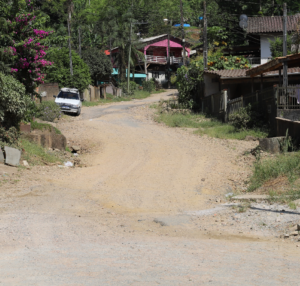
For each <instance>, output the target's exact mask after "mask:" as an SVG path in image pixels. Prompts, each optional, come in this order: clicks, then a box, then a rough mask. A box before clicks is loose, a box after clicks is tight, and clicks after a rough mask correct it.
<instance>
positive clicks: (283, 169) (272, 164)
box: [248, 152, 300, 192]
mask: <svg viewBox="0 0 300 286" xmlns="http://www.w3.org/2000/svg"><path fill="white" fill-rule="evenodd" d="M299 176H300V152H295V153H284V154H280V155H278V156H276V157H275V158H271V159H266V160H263V161H261V160H259V161H258V162H256V164H255V165H254V172H253V175H252V177H251V179H250V185H249V188H248V191H249V192H252V191H254V190H256V189H258V188H259V187H261V186H262V185H263V184H264V183H266V182H268V181H269V180H271V179H276V178H279V177H286V178H287V179H288V181H289V183H290V184H292V183H293V182H295V181H296V180H297V179H298V178H299ZM299 192H300V191H299Z"/></svg>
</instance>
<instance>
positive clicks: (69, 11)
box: [67, 1, 73, 76]
mask: <svg viewBox="0 0 300 286" xmlns="http://www.w3.org/2000/svg"><path fill="white" fill-rule="evenodd" d="M71 4H72V1H71V2H70V3H69V7H68V21H67V22H68V36H69V57H70V73H71V76H73V64H72V50H71V27H70V25H71V23H70V22H71Z"/></svg>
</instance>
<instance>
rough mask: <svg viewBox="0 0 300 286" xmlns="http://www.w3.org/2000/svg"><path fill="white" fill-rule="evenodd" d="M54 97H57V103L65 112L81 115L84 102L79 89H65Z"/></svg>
mask: <svg viewBox="0 0 300 286" xmlns="http://www.w3.org/2000/svg"><path fill="white" fill-rule="evenodd" d="M53 97H55V103H56V104H57V105H59V106H60V108H61V110H62V111H63V112H71V113H76V114H77V115H80V112H81V107H82V100H81V99H80V94H79V91H78V89H76V88H67V87H64V88H62V89H61V90H60V92H59V94H58V95H57V96H55V95H53Z"/></svg>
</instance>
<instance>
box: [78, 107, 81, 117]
mask: <svg viewBox="0 0 300 286" xmlns="http://www.w3.org/2000/svg"><path fill="white" fill-rule="evenodd" d="M80 113H81V108H79V109H78V111H77V116H79V115H80Z"/></svg>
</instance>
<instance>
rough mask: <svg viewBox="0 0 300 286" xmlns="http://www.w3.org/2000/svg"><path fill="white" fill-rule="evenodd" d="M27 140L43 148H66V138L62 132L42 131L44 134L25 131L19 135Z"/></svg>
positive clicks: (63, 149)
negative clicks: (25, 132)
mask: <svg viewBox="0 0 300 286" xmlns="http://www.w3.org/2000/svg"><path fill="white" fill-rule="evenodd" d="M21 137H22V138H25V139H27V140H29V141H30V142H34V143H36V144H38V145H40V146H42V147H44V148H52V149H59V150H62V151H65V150H66V146H67V139H66V137H65V136H64V135H62V134H55V133H44V134H32V133H30V134H29V133H27V134H23V135H22V136H21Z"/></svg>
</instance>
